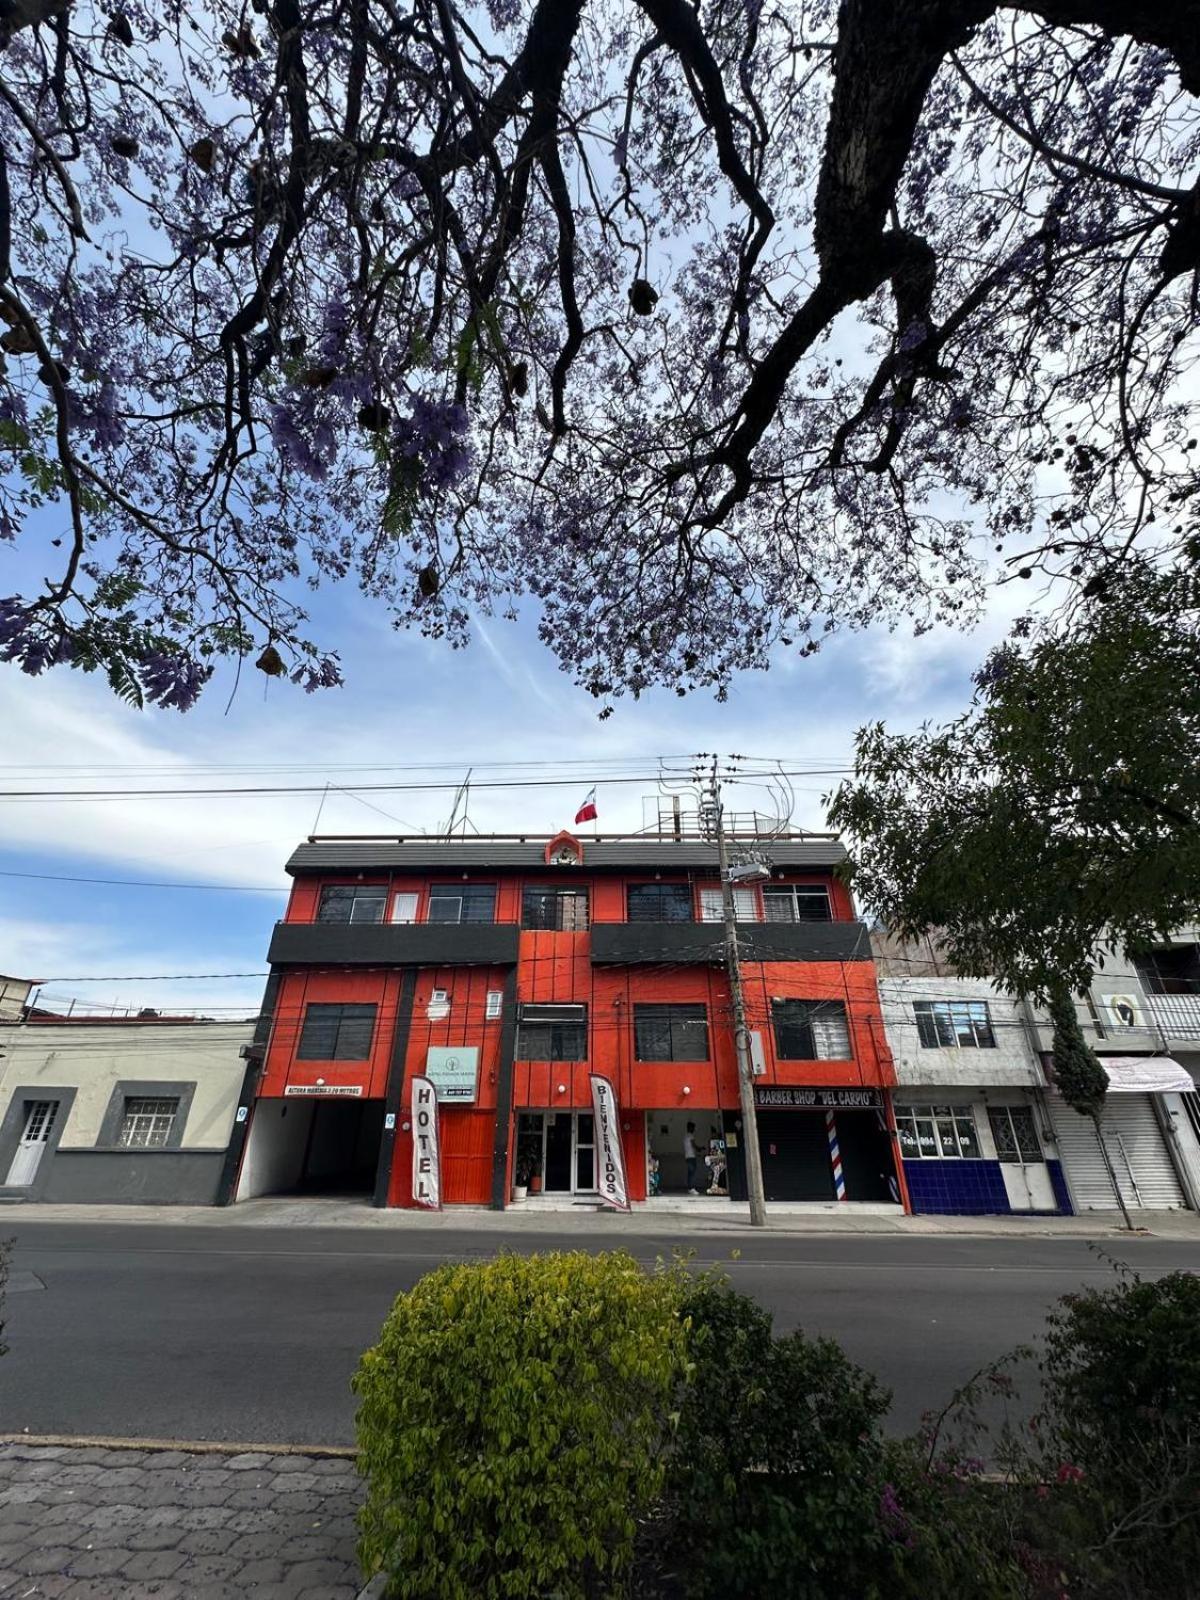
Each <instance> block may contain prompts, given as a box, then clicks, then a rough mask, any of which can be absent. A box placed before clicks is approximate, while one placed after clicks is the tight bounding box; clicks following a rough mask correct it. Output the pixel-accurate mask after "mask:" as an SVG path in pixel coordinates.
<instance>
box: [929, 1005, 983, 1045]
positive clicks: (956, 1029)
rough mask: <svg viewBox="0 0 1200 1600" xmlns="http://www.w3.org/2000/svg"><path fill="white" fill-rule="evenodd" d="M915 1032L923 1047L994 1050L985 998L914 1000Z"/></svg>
mask: <svg viewBox="0 0 1200 1600" xmlns="http://www.w3.org/2000/svg"><path fill="white" fill-rule="evenodd" d="M913 1012H914V1014H915V1016H916V1019H917V1033H918V1034H919V1035H920V1039H921V1043H922V1044H923V1045H924V1046H925V1047H926V1049H931V1050H934V1049H941V1050H955V1049H958V1050H994V1049H995V1048H996V1035H995V1034H994V1033H993V1032H992V1018H991V1013H990V1012H989V1010H988V1003H987V1001H986V1000H914V1001H913Z"/></svg>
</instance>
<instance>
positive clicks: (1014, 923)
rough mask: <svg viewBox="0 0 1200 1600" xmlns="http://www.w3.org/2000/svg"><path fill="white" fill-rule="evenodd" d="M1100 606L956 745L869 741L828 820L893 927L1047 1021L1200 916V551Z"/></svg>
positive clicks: (990, 680)
mask: <svg viewBox="0 0 1200 1600" xmlns="http://www.w3.org/2000/svg"><path fill="white" fill-rule="evenodd" d="M1091 588H1092V593H1091V594H1090V596H1089V597H1088V599H1087V600H1086V601H1085V602H1083V604H1082V605H1081V607H1080V608H1079V609H1078V610H1077V611H1076V612H1075V614H1074V616H1073V617H1071V618H1070V619H1068V621H1067V622H1066V624H1064V625H1063V626H1062V627H1060V628H1059V629H1058V630H1056V631H1048V630H1047V631H1043V632H1040V633H1038V634H1036V635H1032V636H1030V637H1026V638H1024V639H1018V641H1017V642H1015V643H1010V644H1007V645H1005V646H1004V647H1002V648H1001V649H999V650H997V651H996V652H995V653H994V654H993V655H992V656H991V658H990V659H989V660H988V662H987V663H986V664H985V666H984V667H983V669H982V670H981V671H980V672H979V674H978V675H977V678H976V685H977V692H976V695H975V699H974V702H973V704H972V706H971V708H970V709H969V710H968V712H967V713H966V714H965V715H963V716H962V717H960V718H958V719H957V720H956V721H954V722H952V723H950V724H949V726H947V727H943V728H938V729H930V728H928V727H925V728H923V729H922V730H921V731H920V732H918V733H916V734H912V735H893V734H889V733H888V732H887V731H886V730H885V729H884V727H883V725H882V724H879V723H877V724H874V725H873V726H870V727H867V728H864V729H862V730H861V731H860V732H859V735H858V739H857V750H856V762H855V775H854V777H853V779H851V780H850V781H848V782H846V783H845V784H843V785H842V787H841V788H840V789H839V790H838V792H837V793H836V795H835V796H834V797H833V799H832V803H831V807H830V812H829V818H830V822H831V823H832V825H833V826H835V827H837V828H838V829H840V830H841V832H842V833H843V834H844V836H845V837H846V840H847V844H848V845H849V848H850V853H851V857H852V859H853V861H854V866H853V869H852V872H851V876H852V878H853V881H854V883H855V887H856V889H857V891H858V893H859V896H860V898H861V900H862V901H863V903H864V904H865V905H867V906H869V907H870V908H872V909H873V910H874V911H875V912H876V913H877V914H878V915H879V916H880V917H881V918H882V919H883V920H884V922H886V923H887V925H888V926H889V927H890V928H892V929H894V930H895V931H896V932H897V933H898V934H900V935H901V936H903V937H906V938H918V937H922V936H926V935H930V934H933V935H935V936H936V937H937V939H938V940H939V941H940V943H941V944H942V945H943V947H944V949H945V951H946V954H947V956H948V957H949V959H950V960H951V961H953V962H954V964H955V965H956V966H957V967H958V969H959V970H960V971H962V972H964V973H966V974H969V975H971V976H976V977H992V978H995V979H996V980H997V981H999V982H1000V983H1001V984H1002V985H1003V986H1004V987H1005V988H1007V989H1009V990H1011V991H1012V992H1014V993H1017V994H1025V995H1029V996H1030V997H1032V998H1034V999H1035V1000H1038V1001H1042V1002H1047V1001H1049V1000H1050V999H1051V997H1052V996H1053V995H1055V994H1056V993H1060V992H1062V991H1063V990H1066V991H1070V990H1075V991H1082V990H1083V989H1085V988H1086V987H1087V986H1088V984H1089V982H1090V981H1091V978H1092V974H1093V971H1094V969H1095V967H1096V966H1097V965H1102V964H1103V959H1104V953H1103V952H1104V947H1105V946H1106V945H1113V946H1116V945H1124V946H1127V947H1132V948H1137V947H1138V946H1139V945H1144V944H1146V943H1148V942H1150V941H1152V940H1153V939H1155V938H1161V937H1163V936H1165V935H1166V934H1168V933H1169V932H1170V930H1171V929H1173V928H1177V927H1179V926H1180V925H1181V924H1183V923H1186V922H1189V921H1192V920H1194V919H1195V918H1196V917H1197V916H1198V915H1200V762H1198V761H1197V750H1200V671H1197V662H1198V660H1200V547H1198V546H1197V544H1196V542H1193V545H1192V547H1191V549H1190V553H1189V561H1188V564H1187V565H1186V567H1184V568H1181V569H1178V570H1176V571H1174V572H1169V573H1168V572H1160V571H1156V570H1155V569H1154V568H1153V567H1152V566H1150V565H1149V564H1147V563H1140V562H1138V563H1132V564H1130V565H1128V566H1126V567H1124V568H1122V569H1116V568H1114V569H1112V570H1111V572H1110V574H1109V575H1107V576H1106V577H1105V578H1104V579H1103V580H1100V581H1097V582H1096V583H1094V584H1093V585H1092V586H1091Z"/></svg>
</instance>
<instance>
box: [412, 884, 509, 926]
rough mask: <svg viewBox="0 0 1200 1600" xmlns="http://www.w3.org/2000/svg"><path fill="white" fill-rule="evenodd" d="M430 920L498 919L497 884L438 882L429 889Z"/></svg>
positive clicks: (493, 920)
mask: <svg viewBox="0 0 1200 1600" xmlns="http://www.w3.org/2000/svg"><path fill="white" fill-rule="evenodd" d="M428 920H429V921H430V922H495V920H496V885H495V884H494V883H435V884H434V886H433V888H432V889H430V891H429V912H428Z"/></svg>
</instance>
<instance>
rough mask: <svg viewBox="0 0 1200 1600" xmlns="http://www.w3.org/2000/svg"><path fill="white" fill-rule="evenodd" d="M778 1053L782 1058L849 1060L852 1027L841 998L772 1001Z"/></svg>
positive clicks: (784, 1059) (776, 1051) (773, 1024)
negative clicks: (849, 1024) (850, 1027)
mask: <svg viewBox="0 0 1200 1600" xmlns="http://www.w3.org/2000/svg"><path fill="white" fill-rule="evenodd" d="M771 1023H772V1026H773V1027H774V1029H775V1054H776V1055H777V1056H778V1057H779V1058H780V1059H781V1060H783V1061H849V1060H850V1059H851V1057H852V1054H853V1052H852V1051H851V1048H850V1029H849V1026H848V1024H847V1022H846V1008H845V1006H844V1005H843V1004H842V1002H841V1001H840V1000H772V1002H771Z"/></svg>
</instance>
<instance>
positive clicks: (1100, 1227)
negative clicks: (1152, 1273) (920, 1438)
mask: <svg viewBox="0 0 1200 1600" xmlns="http://www.w3.org/2000/svg"><path fill="white" fill-rule="evenodd" d="M767 1210H768V1217H767V1229H766V1232H767V1233H771V1234H778V1235H780V1236H787V1235H805V1234H808V1235H813V1234H825V1235H838V1234H878V1235H891V1236H893V1237H908V1238H931V1237H933V1238H936V1237H939V1236H945V1235H949V1236H952V1237H956V1238H986V1239H1021V1238H1036V1239H1048V1238H1067V1239H1072V1238H1073V1239H1080V1238H1083V1239H1113V1238H1129V1237H1130V1235H1129V1233H1128V1232H1127V1231H1126V1229H1125V1228H1124V1226H1123V1225H1122V1223H1121V1219H1120V1216H1119V1214H1118V1213H1116V1212H1109V1211H1091V1212H1088V1213H1087V1214H1086V1215H1085V1216H1081V1217H1050V1216H1031V1217H1019V1216H1007V1217H960V1216H955V1217H937V1216H919V1217H906V1216H904V1215H903V1213H902V1212H900V1211H899V1210H897V1209H896V1208H895V1207H892V1206H889V1207H880V1208H875V1209H870V1210H868V1209H867V1208H862V1209H860V1208H858V1207H851V1206H842V1207H839V1206H836V1205H834V1204H830V1205H828V1206H825V1205H813V1206H802V1205H801V1206H784V1205H772V1206H769V1207H768V1208H767ZM1134 1221H1135V1225H1136V1228H1137V1233H1136V1234H1135V1237H1137V1236H1142V1237H1146V1236H1149V1237H1153V1238H1158V1239H1184V1240H1187V1239H1194V1240H1195V1241H1196V1242H1197V1243H1198V1244H1200V1215H1198V1214H1197V1213H1196V1212H1194V1211H1142V1212H1137V1213H1135V1217H1134ZM4 1222H5V1224H6V1227H7V1230H8V1231H9V1232H16V1233H18V1234H19V1233H20V1231H21V1229H22V1228H23V1227H24V1226H25V1225H27V1224H35V1223H38V1222H69V1223H72V1224H79V1223H89V1222H94V1223H107V1224H109V1225H111V1224H113V1223H120V1224H138V1223H144V1224H154V1225H156V1226H158V1227H162V1226H164V1225H169V1226H171V1227H207V1228H217V1229H232V1230H235V1231H236V1230H237V1229H239V1228H363V1229H373V1230H378V1231H382V1232H387V1233H426V1232H431V1231H432V1232H438V1231H445V1232H455V1231H458V1232H470V1233H480V1234H482V1233H487V1234H496V1235H506V1236H508V1237H510V1238H516V1237H520V1238H527V1237H530V1236H533V1235H538V1234H554V1235H557V1236H560V1237H561V1235H563V1234H574V1233H578V1234H580V1235H586V1236H589V1237H592V1238H595V1237H603V1238H606V1239H613V1240H619V1239H621V1238H622V1237H626V1238H637V1237H639V1236H646V1235H653V1236H660V1235H662V1234H664V1233H666V1234H672V1235H674V1234H687V1235H695V1234H716V1235H721V1236H729V1235H740V1234H746V1235H751V1234H753V1235H758V1236H759V1237H761V1234H759V1230H757V1229H752V1228H751V1227H750V1216H749V1211H748V1209H747V1207H746V1206H744V1205H735V1204H733V1203H731V1202H729V1201H725V1200H707V1199H704V1198H700V1199H698V1200H697V1201H695V1202H692V1203H691V1204H690V1205H689V1206H688V1208H687V1209H686V1210H684V1209H681V1208H679V1207H671V1208H670V1209H663V1210H659V1209H657V1208H656V1207H654V1206H653V1205H649V1206H645V1207H639V1208H638V1209H637V1210H636V1211H633V1212H630V1213H628V1214H621V1213H618V1212H612V1211H603V1210H599V1209H597V1208H596V1207H595V1206H594V1205H589V1204H583V1205H573V1206H568V1207H563V1208H562V1209H558V1208H553V1209H552V1208H551V1207H550V1206H546V1205H545V1204H538V1203H533V1204H531V1203H530V1202H525V1203H524V1204H523V1205H514V1206H510V1207H509V1209H508V1210H507V1211H490V1210H487V1209H486V1208H484V1207H482V1206H449V1207H447V1208H446V1209H445V1210H444V1211H416V1210H386V1209H379V1210H377V1209H376V1208H375V1207H373V1206H371V1205H368V1204H367V1203H366V1202H365V1201H361V1200H348V1199H291V1198H281V1199H266V1200H246V1201H243V1202H241V1203H240V1204H238V1205H235V1206H225V1207H220V1206H137V1205H128V1206H120V1205H78V1206H68V1205H28V1206H20V1207H13V1208H12V1209H11V1210H10V1211H6V1213H5V1215H4Z"/></svg>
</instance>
